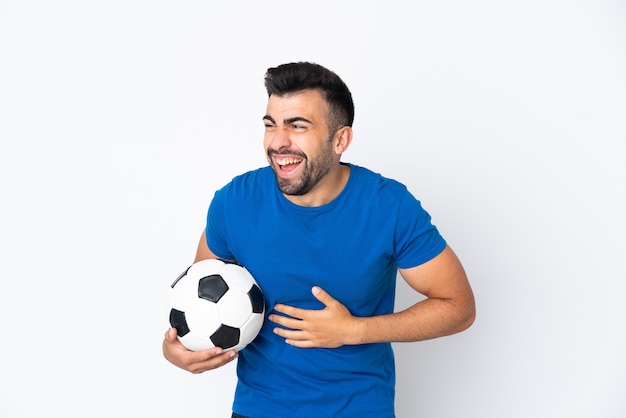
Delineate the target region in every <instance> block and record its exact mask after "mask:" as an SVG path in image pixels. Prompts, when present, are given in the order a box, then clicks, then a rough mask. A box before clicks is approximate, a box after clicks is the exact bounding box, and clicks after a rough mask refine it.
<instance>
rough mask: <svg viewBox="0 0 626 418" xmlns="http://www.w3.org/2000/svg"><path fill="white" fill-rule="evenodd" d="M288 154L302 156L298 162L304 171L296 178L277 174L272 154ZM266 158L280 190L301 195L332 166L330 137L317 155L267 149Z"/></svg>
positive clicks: (310, 188)
mask: <svg viewBox="0 0 626 418" xmlns="http://www.w3.org/2000/svg"><path fill="white" fill-rule="evenodd" d="M280 154H289V155H295V156H298V157H300V158H302V162H301V163H300V164H303V165H304V172H303V173H302V175H301V176H300V177H298V178H296V179H285V178H282V177H280V176H279V175H278V172H277V171H276V167H275V165H274V161H273V160H272V158H271V157H272V155H280ZM267 156H268V159H269V160H270V166H271V167H272V170H273V171H274V175H275V176H276V181H277V183H278V188H279V189H280V191H281V192H282V193H284V194H286V195H289V196H302V195H305V194H307V193H308V192H310V191H311V190H312V189H313V188H314V187H315V186H316V185H317V184H318V183H319V182H320V180H322V179H323V178H324V177H325V176H326V175H327V174H328V173H329V172H330V170H331V169H332V167H333V156H334V155H333V150H332V138H329V140H328V141H326V146H325V147H324V149H322V152H321V153H320V155H319V156H317V157H315V158H311V159H309V158H308V157H307V156H306V155H305V154H304V153H302V152H289V151H283V152H281V151H276V150H271V149H270V150H268V151H267Z"/></svg>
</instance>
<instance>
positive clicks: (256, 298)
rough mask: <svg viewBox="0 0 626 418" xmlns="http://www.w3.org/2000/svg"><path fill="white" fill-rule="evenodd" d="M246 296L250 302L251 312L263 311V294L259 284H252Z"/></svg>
mask: <svg viewBox="0 0 626 418" xmlns="http://www.w3.org/2000/svg"><path fill="white" fill-rule="evenodd" d="M248 297H249V298H250V303H252V312H254V313H263V310H264V308H265V296H263V292H261V289H260V288H259V286H257V285H255V284H253V285H252V288H251V289H250V290H249V291H248Z"/></svg>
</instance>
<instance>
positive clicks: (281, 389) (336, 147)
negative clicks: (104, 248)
mask: <svg viewBox="0 0 626 418" xmlns="http://www.w3.org/2000/svg"><path fill="white" fill-rule="evenodd" d="M265 86H266V88H267V92H268V96H269V100H268V104H267V113H266V114H265V116H264V117H263V121H264V123H265V139H264V146H265V150H266V152H267V158H268V162H269V167H264V168H261V169H257V170H254V171H250V172H248V173H245V174H243V175H241V176H238V177H235V178H234V179H233V180H232V181H231V182H230V183H229V184H227V185H226V186H225V187H224V188H222V189H221V190H219V191H217V192H216V194H215V197H214V199H213V201H212V202H211V204H210V207H209V211H208V217H207V225H206V228H205V230H204V232H203V233H202V236H201V239H200V242H199V244H198V250H197V254H196V259H195V261H199V260H202V259H206V258H221V259H224V260H232V261H236V262H237V263H239V264H241V265H243V266H245V267H246V268H247V269H248V270H249V271H250V272H251V273H252V275H253V276H254V277H255V278H256V280H257V281H258V283H259V285H260V287H261V288H262V289H263V292H264V294H265V298H266V303H267V311H268V317H267V320H266V321H265V323H264V325H263V328H262V329H261V332H260V334H259V335H258V337H257V338H256V339H255V340H254V342H252V343H251V344H250V345H248V346H247V347H246V348H245V349H243V350H242V351H241V352H239V353H236V352H234V351H232V350H230V351H224V350H221V349H220V348H212V349H209V350H205V351H202V352H191V351H188V350H186V349H185V348H184V347H183V346H182V345H181V344H180V343H179V342H178V341H177V339H176V330H175V329H173V328H172V329H170V330H168V331H167V332H166V334H165V339H164V341H163V353H164V356H165V358H166V359H167V360H169V361H170V362H171V363H173V364H174V365H176V366H178V367H181V368H183V369H185V370H188V371H190V372H192V373H201V372H204V371H206V370H211V369H215V368H217V367H220V366H222V365H224V364H226V363H228V362H230V361H232V360H233V359H235V358H238V363H237V375H238V383H237V389H236V393H235V399H234V403H233V411H234V414H233V416H234V417H237V416H244V417H251V418H265V417H272V418H276V417H280V418H294V417H296V418H302V417H372V418H387V417H394V416H395V415H394V388H395V366H394V359H393V352H392V347H391V342H400V341H420V340H426V339H431V338H436V337H441V336H445V335H450V334H453V333H457V332H461V331H463V330H465V329H466V328H468V327H469V326H470V325H471V324H472V322H473V321H474V316H475V307H474V297H473V293H472V290H471V287H470V285H469V283H468V280H467V277H466V275H465V272H464V270H463V267H462V265H461V263H460V262H459V260H458V259H457V257H456V256H455V254H454V252H453V251H452V249H450V247H449V246H448V245H447V244H446V241H445V240H444V239H443V238H442V236H441V235H440V234H439V232H438V231H437V229H436V227H435V226H434V225H433V224H431V218H430V216H429V215H428V213H427V212H425V211H424V209H422V207H421V205H420V202H419V201H418V200H417V199H415V198H414V197H413V196H412V195H411V193H410V192H409V191H407V189H406V187H405V186H404V185H402V184H401V183H399V182H397V181H394V180H391V179H387V178H385V177H382V176H381V175H379V174H376V173H373V172H371V171H369V170H367V169H365V168H362V167H359V166H357V165H353V164H348V163H343V162H341V161H340V159H341V155H342V153H343V152H344V151H345V150H346V149H347V148H348V147H349V145H350V143H351V141H352V128H351V127H352V122H353V119H354V105H353V102H352V95H351V93H350V91H349V90H348V88H347V86H346V85H345V84H344V82H343V81H342V80H341V79H340V78H339V77H338V76H337V75H336V74H335V73H333V72H332V71H329V70H328V69H326V68H324V67H322V66H319V65H317V64H312V63H306V62H299V63H290V64H284V65H281V66H278V67H276V68H270V69H269V70H268V71H267V73H266V77H265ZM398 272H399V273H400V275H401V276H402V278H403V279H404V280H406V281H407V283H408V284H409V285H410V286H411V287H412V288H413V289H415V291H416V292H419V293H420V294H423V295H425V296H426V299H424V300H421V301H420V302H418V303H416V304H414V305H413V306H411V307H409V308H408V309H406V310H404V311H401V312H396V313H394V295H395V283H396V282H395V281H396V277H397V273H398Z"/></svg>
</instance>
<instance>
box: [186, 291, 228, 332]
mask: <svg viewBox="0 0 626 418" xmlns="http://www.w3.org/2000/svg"><path fill="white" fill-rule="evenodd" d="M184 312H185V318H186V319H187V326H188V327H189V329H190V330H191V332H190V333H191V334H196V335H199V336H201V337H210V336H211V335H212V334H213V333H214V332H215V331H216V330H217V329H218V328H219V326H220V325H221V321H220V312H219V310H218V308H217V305H216V304H215V303H212V302H208V301H206V300H202V299H196V300H195V301H189V304H187V305H186V308H185V311H184Z"/></svg>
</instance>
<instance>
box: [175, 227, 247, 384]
mask: <svg viewBox="0 0 626 418" xmlns="http://www.w3.org/2000/svg"><path fill="white" fill-rule="evenodd" d="M208 258H217V256H216V255H215V254H213V252H211V250H210V249H209V247H208V245H207V243H206V236H205V232H204V231H203V232H202V236H201V237H200V242H198V249H197V250H196V258H195V260H194V263H195V262H198V261H200V260H205V259H208ZM163 356H164V357H165V358H166V359H167V361H169V362H170V363H172V364H173V365H175V366H178V367H180V368H181V369H184V370H187V371H189V372H191V373H194V374H197V373H202V372H205V371H207V370H212V369H216V368H218V367H221V366H223V365H225V364H227V363H229V362H230V361H232V360H234V359H235V358H237V352H236V351H234V350H228V351H224V350H222V349H221V348H220V347H214V348H210V349H208V350H203V351H197V352H195V351H190V350H187V348H185V346H183V345H182V344H181V342H180V341H178V338H176V329H175V328H170V329H168V330H167V331H166V332H165V337H164V338H163Z"/></svg>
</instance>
